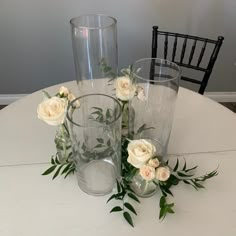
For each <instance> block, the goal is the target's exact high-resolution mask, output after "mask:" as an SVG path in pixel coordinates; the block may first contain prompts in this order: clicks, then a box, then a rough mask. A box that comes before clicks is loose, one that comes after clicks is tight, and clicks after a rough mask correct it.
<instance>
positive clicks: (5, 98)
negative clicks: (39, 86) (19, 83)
mask: <svg viewBox="0 0 236 236" xmlns="http://www.w3.org/2000/svg"><path fill="white" fill-rule="evenodd" d="M26 95H27V94H0V105H9V104H11V103H13V102H15V101H17V100H18V99H20V98H23V97H24V96H26Z"/></svg>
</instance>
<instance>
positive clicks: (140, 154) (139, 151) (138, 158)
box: [127, 139, 156, 168]
mask: <svg viewBox="0 0 236 236" xmlns="http://www.w3.org/2000/svg"><path fill="white" fill-rule="evenodd" d="M127 150H128V153H129V156H128V160H127V161H128V162H129V163H130V164H131V165H132V166H134V167H136V168H140V167H142V166H143V165H145V164H146V163H147V162H148V161H149V160H150V159H151V158H152V157H153V155H154V154H155V152H156V148H155V146H154V145H153V144H152V143H150V142H148V141H147V140H145V139H139V140H133V141H130V143H129V145H128V148H127Z"/></svg>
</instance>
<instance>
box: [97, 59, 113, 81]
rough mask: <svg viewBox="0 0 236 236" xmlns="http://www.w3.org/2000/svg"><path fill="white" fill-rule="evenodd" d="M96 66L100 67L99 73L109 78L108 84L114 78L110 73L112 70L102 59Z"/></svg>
mask: <svg viewBox="0 0 236 236" xmlns="http://www.w3.org/2000/svg"><path fill="white" fill-rule="evenodd" d="M98 65H99V66H100V67H101V71H102V72H103V73H104V74H105V76H107V77H108V78H111V79H110V80H109V81H108V82H111V81H112V80H114V79H115V78H116V74H115V73H114V72H113V71H112V68H111V67H110V66H108V65H107V62H106V59H105V58H102V59H101V60H100V61H99V63H98Z"/></svg>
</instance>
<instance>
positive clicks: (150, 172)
mask: <svg viewBox="0 0 236 236" xmlns="http://www.w3.org/2000/svg"><path fill="white" fill-rule="evenodd" d="M139 173H140V175H141V176H142V177H143V179H145V180H147V181H151V180H153V179H154V178H155V168H153V167H152V166H147V165H144V166H142V167H141V168H140V170H139Z"/></svg>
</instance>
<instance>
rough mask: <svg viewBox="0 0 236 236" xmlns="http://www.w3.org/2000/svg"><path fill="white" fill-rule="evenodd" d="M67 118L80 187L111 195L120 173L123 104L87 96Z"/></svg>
mask: <svg viewBox="0 0 236 236" xmlns="http://www.w3.org/2000/svg"><path fill="white" fill-rule="evenodd" d="M78 102H79V104H80V106H77V107H78V108H77V109H75V107H76V106H74V105H75V103H77V105H78ZM67 119H68V124H69V131H70V136H71V140H72V150H73V158H74V161H75V163H76V175H77V179H78V184H79V187H80V188H81V189H82V190H83V191H84V192H86V193H88V194H91V195H97V196H99V195H105V194H108V193H109V192H111V191H112V189H113V187H114V184H115V183H116V179H117V180H119V179H120V172H121V153H120V152H121V105H120V103H119V102H118V101H117V100H116V99H115V98H113V97H110V96H108V95H104V94H89V95H84V96H81V97H79V98H77V99H76V100H74V101H73V102H72V103H71V104H70V105H69V107H68V111H67Z"/></svg>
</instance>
